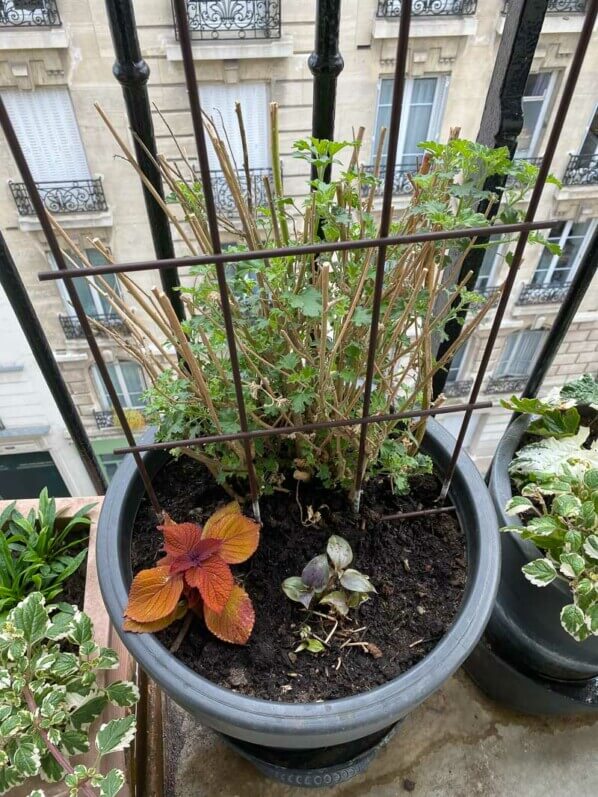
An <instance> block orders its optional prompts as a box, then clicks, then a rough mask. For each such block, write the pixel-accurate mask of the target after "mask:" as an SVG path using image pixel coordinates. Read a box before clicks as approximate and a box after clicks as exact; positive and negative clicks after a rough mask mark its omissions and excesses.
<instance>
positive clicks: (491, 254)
mask: <svg viewBox="0 0 598 797" xmlns="http://www.w3.org/2000/svg"><path fill="white" fill-rule="evenodd" d="M498 240H499V239H498V238H496V237H495V238H491V239H490V242H491V244H492V245H491V246H488V248H487V249H486V250H485V252H484V258H483V260H482V264H481V266H480V271H479V274H478V278H477V280H476V283H475V290H476V291H479V292H480V293H484V292H485V291H487V290H488V288H491V287H492V286H494V285H496V280H497V277H498V269H499V268H500V264H501V263H502V261H503V259H504V255H503V253H502V251H501V246H500V245H499V244H498Z"/></svg>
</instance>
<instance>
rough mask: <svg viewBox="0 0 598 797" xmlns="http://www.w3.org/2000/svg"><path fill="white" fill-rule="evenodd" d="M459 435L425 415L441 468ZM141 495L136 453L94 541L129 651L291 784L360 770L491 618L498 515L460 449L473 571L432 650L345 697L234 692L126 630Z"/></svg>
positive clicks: (461, 513)
mask: <svg viewBox="0 0 598 797" xmlns="http://www.w3.org/2000/svg"><path fill="white" fill-rule="evenodd" d="M454 442H455V441H454V439H453V437H452V436H451V435H449V434H448V432H446V431H445V430H444V429H442V427H440V425H439V424H438V423H436V422H435V421H432V420H430V421H429V422H428V430H427V433H426V437H425V440H424V444H423V450H424V451H425V452H426V453H428V454H429V455H430V456H431V457H432V459H433V460H434V462H435V464H436V466H437V467H438V470H439V472H440V473H442V472H443V471H444V469H445V468H446V467H447V466H448V463H449V460H450V457H451V453H452V450H453V447H454ZM167 459H168V455H166V454H164V453H163V452H150V453H149V454H147V455H146V456H145V461H146V464H147V467H148V469H149V471H150V474H155V473H156V472H157V470H159V468H160V467H161V466H162V465H164V463H165V462H166V461H167ZM142 496H143V486H142V482H141V479H140V477H139V475H138V472H137V470H136V467H135V464H134V461H133V458H132V457H131V456H129V457H127V458H126V459H125V460H124V461H123V463H122V464H121V465H120V467H119V469H118V471H117V472H116V474H115V475H114V477H113V479H112V481H111V483H110V487H109V489H108V492H107V494H106V497H105V499H104V505H103V508H102V514H101V517H100V521H99V530H98V541H97V561H98V570H99V573H100V585H101V589H102V595H103V598H104V601H105V603H106V606H107V609H108V612H109V614H110V617H111V620H112V622H113V624H114V627H115V628H116V630H117V632H118V633H119V634H120V636H121V638H122V640H123V643H124V644H125V646H126V647H127V648H128V650H129V651H130V653H131V654H132V656H133V657H134V658H135V659H136V660H137V661H138V662H139V664H140V665H141V667H142V668H143V669H144V670H145V671H146V672H147V673H148V674H149V676H150V677H151V678H153V679H154V680H155V681H156V683H157V684H158V685H159V687H160V688H161V689H162V690H163V691H164V692H166V693H167V694H168V695H169V696H170V697H171V698H172V699H173V700H174V701H175V702H176V703H178V704H179V705H180V706H182V707H183V708H184V709H186V710H187V711H188V712H189V713H190V714H191V715H192V716H194V717H196V718H197V719H198V720H199V721H200V722H202V723H203V724H205V725H207V726H209V727H211V728H213V729H214V730H216V731H218V732H220V733H222V734H225V735H226V736H227V737H230V738H231V740H233V741H234V743H235V744H236V746H237V749H239V751H240V752H242V753H243V754H245V755H247V756H248V757H252V758H253V760H254V761H255V763H257V764H258V766H260V767H261V768H262V769H263V770H264V771H266V770H267V772H268V774H270V775H273V776H274V777H277V778H278V779H280V780H284V781H285V782H290V783H295V784H297V785H328V784H332V783H337V782H340V781H341V780H346V779H348V778H349V777H352V776H353V775H355V774H357V773H358V772H359V771H362V770H363V769H364V768H365V766H367V763H369V760H370V759H371V758H372V756H373V749H374V748H375V747H376V746H377V745H378V744H380V743H381V742H382V741H383V740H384V739H385V737H386V735H387V733H388V732H389V730H390V729H391V728H392V727H393V726H394V725H395V724H396V723H397V722H399V721H400V720H401V719H402V718H403V717H405V716H406V715H407V714H408V713H409V712H410V711H412V710H413V709H414V708H415V707H416V706H417V705H418V704H420V703H421V702H422V701H424V700H425V699H426V698H427V697H429V696H430V695H431V694H432V693H433V692H435V691H436V690H437V689H438V688H439V687H440V686H442V684H443V683H444V682H445V681H446V680H447V679H448V678H449V677H450V676H451V675H452V674H453V673H454V672H455V671H456V670H457V669H458V668H459V667H460V665H461V664H462V663H463V661H464V660H465V659H466V658H467V656H468V655H469V653H470V652H471V651H472V650H473V648H474V647H475V645H476V643H477V641H478V640H479V638H480V636H481V634H482V632H483V630H484V627H485V625H486V623H487V621H488V618H489V617H490V613H491V611H492V606H493V604H494V598H495V594H496V590H497V586H498V580H499V559H500V556H499V544H500V543H499V538H498V525H497V519H496V514H495V512H494V507H493V504H492V501H491V499H490V496H489V493H488V490H487V487H486V485H485V483H484V481H483V479H482V477H481V476H480V473H479V472H478V470H477V468H476V467H475V465H474V464H473V462H472V461H471V459H470V458H469V457H468V456H467V454H465V453H462V454H461V456H460V457H459V461H458V464H457V469H456V471H455V475H454V478H453V482H452V487H451V491H450V500H451V501H452V502H453V503H454V505H455V507H456V511H457V516H458V518H459V521H460V523H461V526H462V528H463V529H464V531H465V535H466V541H467V558H468V578H467V584H466V590H465V594H464V597H463V603H462V605H461V608H460V610H459V613H458V615H457V618H456V620H455V622H454V624H453V626H452V627H451V628H450V630H449V631H448V632H447V634H446V635H445V636H444V637H443V639H442V640H441V641H440V642H439V644H438V645H437V646H436V647H435V648H434V649H433V650H432V651H431V653H430V654H429V655H428V656H426V658H425V659H423V660H422V661H421V662H419V663H418V664H417V665H416V666H415V667H413V668H412V669H411V670H409V671H408V672H405V673H404V674H402V675H400V676H399V677H397V678H395V679H394V680H392V681H390V682H389V683H387V684H384V685H383V686H378V687H376V688H375V689H372V690H370V691H367V692H363V693H361V694H358V695H355V696H352V697H346V698H343V699H341V700H331V701H324V702H321V703H308V704H294V703H278V702H270V701H266V700H261V699H256V698H251V697H247V696H245V695H240V694H236V693H234V692H232V691H230V690H228V689H225V688H223V687H221V686H217V685H216V684H214V683H211V682H210V681H208V680H206V679H205V678H202V677H201V676H200V675H198V674H197V673H195V672H193V671H192V670H190V669H189V668H188V667H186V666H185V665H184V664H182V663H181V662H180V661H178V660H177V659H176V657H175V656H173V655H172V654H171V653H170V652H169V651H168V650H167V649H166V648H165V647H164V646H163V645H161V644H160V642H158V640H157V639H156V638H155V637H154V636H153V635H150V634H143V635H137V634H128V633H126V632H123V630H122V617H123V611H124V608H125V606H126V603H127V593H128V589H129V585H130V583H131V580H132V573H131V564H130V547H131V534H132V528H133V522H134V519H135V516H136V513H137V510H138V507H139V504H140V501H141V498H142ZM260 609H261V610H264V608H263V607H260V606H256V611H258V612H259V611H260ZM314 773H315V774H314ZM314 778H315V781H314Z"/></svg>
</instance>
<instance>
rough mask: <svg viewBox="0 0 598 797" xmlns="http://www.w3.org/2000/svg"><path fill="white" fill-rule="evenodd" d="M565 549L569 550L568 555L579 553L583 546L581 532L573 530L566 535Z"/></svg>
mask: <svg viewBox="0 0 598 797" xmlns="http://www.w3.org/2000/svg"><path fill="white" fill-rule="evenodd" d="M564 542H565V547H566V548H567V553H570V552H573V553H577V551H579V549H580V548H581V544H582V542H583V536H582V534H581V532H580V531H576V530H575V529H571V530H570V531H568V532H567V533H566V534H565V540H564Z"/></svg>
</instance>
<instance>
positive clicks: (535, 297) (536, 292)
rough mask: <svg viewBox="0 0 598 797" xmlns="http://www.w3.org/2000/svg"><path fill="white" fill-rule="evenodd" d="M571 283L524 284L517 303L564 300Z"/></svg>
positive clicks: (541, 302)
mask: <svg viewBox="0 0 598 797" xmlns="http://www.w3.org/2000/svg"><path fill="white" fill-rule="evenodd" d="M570 285H571V283H570V282H562V283H559V284H556V283H555V284H554V285H524V286H523V288H522V289H521V293H520V294H519V296H518V298H517V304H524V305H525V304H550V303H554V302H562V301H563V299H564V298H565V296H566V295H567V291H568V290H569V287H570Z"/></svg>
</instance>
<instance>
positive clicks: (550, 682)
mask: <svg viewBox="0 0 598 797" xmlns="http://www.w3.org/2000/svg"><path fill="white" fill-rule="evenodd" d="M530 421H531V418H530V417H529V416H525V415H522V416H520V417H519V418H517V419H516V420H515V421H514V422H513V423H512V424H511V425H510V426H509V427H508V428H507V430H506V432H505V433H504V435H503V437H502V439H501V441H500V443H499V445H498V447H497V449H496V453H495V456H494V460H493V462H492V467H491V470H490V474H489V476H488V485H489V489H490V494H491V495H492V499H493V501H494V505H495V509H496V513H497V515H498V519H499V523H500V524H501V526H513V525H517V524H518V523H519V520H518V519H517V517H514V516H510V515H506V514H505V511H504V508H505V506H506V504H507V501H508V500H509V499H510V498H511V497H512V495H513V493H512V489H511V480H510V476H509V471H508V468H509V465H510V463H511V461H512V459H513V456H514V454H515V452H516V451H517V449H518V448H519V447H520V445H521V442H522V439H523V436H524V435H525V432H526V430H527V427H528V425H529V423H530ZM500 542H501V578H500V585H499V589H498V595H497V599H496V605H495V607H494V611H493V612H492V616H491V618H490V622H489V623H488V626H487V628H486V632H485V634H484V638H483V640H482V641H481V642H480V644H479V646H478V648H477V649H476V650H475V651H474V653H473V654H472V656H471V657H470V658H469V659H468V661H467V662H466V664H465V669H466V671H467V672H468V673H469V675H470V676H471V677H472V678H473V680H474V681H475V682H476V683H477V684H478V686H479V687H480V688H481V689H482V690H483V691H484V692H485V693H486V694H487V695H489V697H492V698H494V699H495V700H498V701H500V702H502V703H505V704H507V705H508V706H510V707H511V708H515V709H517V710H518V711H523V712H525V713H529V714H562V715H569V714H577V713H580V712H586V711H595V710H596V709H598V637H589V638H588V639H587V640H585V641H584V642H577V641H576V640H575V639H573V637H571V636H570V635H569V634H568V633H567V632H566V631H565V630H564V629H563V628H562V626H561V623H560V613H561V609H562V608H563V606H565V605H566V604H568V603H571V592H570V590H569V589H568V587H567V585H566V584H565V583H564V582H563V581H561V580H560V579H557V580H555V581H553V582H552V584H549V585H548V586H546V587H541V588H540V587H536V586H534V585H533V584H530V582H529V581H528V580H527V579H526V578H525V576H524V575H523V573H522V572H521V568H522V567H523V565H524V564H526V563H527V562H529V561H531V560H532V559H536V558H538V557H539V556H543V554H542V553H541V552H540V551H539V550H538V548H536V546H535V545H534V544H533V543H531V542H529V540H522V539H521V538H520V537H519V536H518V535H517V534H512V533H508V532H506V533H501V539H500Z"/></svg>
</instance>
